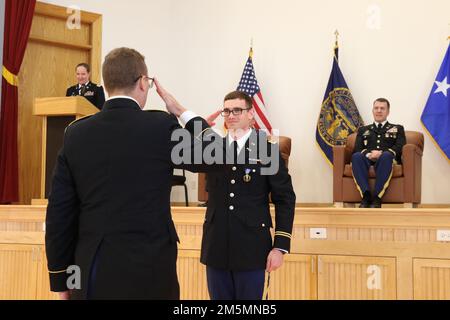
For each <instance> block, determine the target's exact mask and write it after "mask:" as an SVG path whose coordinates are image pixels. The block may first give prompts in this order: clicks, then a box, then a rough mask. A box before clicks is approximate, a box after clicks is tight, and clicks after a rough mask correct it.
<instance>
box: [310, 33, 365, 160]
mask: <svg viewBox="0 0 450 320" xmlns="http://www.w3.org/2000/svg"><path fill="white" fill-rule="evenodd" d="M338 53H339V47H338V43H337V41H336V45H335V47H334V57H333V68H332V70H331V75H330V79H329V80H328V86H327V89H326V91H325V96H324V98H323V102H322V107H321V109H320V114H319V119H318V120H317V126H316V141H317V144H318V145H319V147H320V149H321V151H322V153H323V155H324V156H325V158H326V159H327V161H328V162H329V163H330V164H331V165H333V146H335V145H344V144H345V143H346V141H347V137H348V135H349V134H351V133H353V132H355V131H357V130H358V128H359V127H360V126H363V125H364V122H363V120H362V118H361V116H360V114H359V111H358V108H357V107H356V104H355V102H354V100H353V96H352V94H351V93H350V90H349V88H348V86H347V83H346V82H345V79H344V76H343V74H342V72H341V69H340V68H339V60H338Z"/></svg>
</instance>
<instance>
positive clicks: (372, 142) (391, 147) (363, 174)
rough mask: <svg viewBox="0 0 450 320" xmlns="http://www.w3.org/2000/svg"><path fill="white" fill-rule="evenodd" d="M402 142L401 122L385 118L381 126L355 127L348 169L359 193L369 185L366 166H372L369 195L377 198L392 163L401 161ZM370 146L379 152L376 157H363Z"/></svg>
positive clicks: (403, 139) (382, 193)
mask: <svg viewBox="0 0 450 320" xmlns="http://www.w3.org/2000/svg"><path fill="white" fill-rule="evenodd" d="M405 143H406V137H405V131H404V129H403V127H402V126H401V125H396V124H391V123H389V122H386V123H385V125H384V126H382V127H377V126H376V125H375V123H374V124H371V125H368V126H364V127H361V128H359V129H358V135H357V137H356V142H355V150H354V153H353V155H352V172H353V177H354V180H355V183H356V186H357V188H358V190H359V192H360V193H361V197H363V194H364V193H365V192H366V191H370V187H369V168H370V166H372V165H373V166H374V168H375V173H376V180H375V189H374V190H373V195H374V196H377V197H379V198H381V197H382V196H383V195H384V193H385V191H386V189H387V187H388V186H389V182H390V180H391V177H392V172H393V168H394V164H395V163H400V162H401V152H402V148H403V146H404V145H405ZM372 150H381V151H383V153H382V154H381V156H380V157H379V158H378V160H376V161H371V160H369V159H368V158H367V154H368V153H369V152H371V151H372Z"/></svg>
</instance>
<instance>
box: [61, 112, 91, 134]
mask: <svg viewBox="0 0 450 320" xmlns="http://www.w3.org/2000/svg"><path fill="white" fill-rule="evenodd" d="M92 116H93V114H90V115H88V116H84V117H81V118H79V119H75V120H73V121H72V122H71V123H69V125H68V126H67V127H66V128H65V129H64V134H66V131H67V128H68V127H70V126H71V125H73V124H74V123H76V122H78V121H81V120H85V119H87V118H90V117H92Z"/></svg>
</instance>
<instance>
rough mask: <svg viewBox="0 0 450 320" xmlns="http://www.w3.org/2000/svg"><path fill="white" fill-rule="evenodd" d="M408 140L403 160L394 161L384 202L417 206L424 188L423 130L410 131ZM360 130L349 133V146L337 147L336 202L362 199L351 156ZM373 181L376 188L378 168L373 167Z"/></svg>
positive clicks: (371, 176)
mask: <svg viewBox="0 0 450 320" xmlns="http://www.w3.org/2000/svg"><path fill="white" fill-rule="evenodd" d="M405 135H406V144H405V146H404V147H403V150H402V163H401V164H395V165H394V171H393V174H392V178H391V181H390V183H389V187H388V188H387V190H386V192H385V194H384V195H383V198H382V201H383V203H403V204H404V206H405V207H413V206H417V204H419V203H420V199H421V189H422V154H423V147H424V138H423V134H422V133H420V132H416V131H406V132H405ZM355 141H356V133H352V134H351V135H349V136H348V139H347V144H346V145H345V146H334V147H333V201H334V203H335V205H336V206H343V203H344V202H360V201H361V195H360V193H359V191H358V189H357V188H356V184H355V182H354V179H353V174H352V167H351V163H350V161H351V158H352V154H353V149H354V146H355ZM369 184H370V186H371V188H372V189H373V187H374V184H375V170H374V168H373V166H372V167H371V168H370V170H369Z"/></svg>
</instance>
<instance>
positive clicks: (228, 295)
mask: <svg viewBox="0 0 450 320" xmlns="http://www.w3.org/2000/svg"><path fill="white" fill-rule="evenodd" d="M256 136H258V137H257V138H256ZM220 140H221V141H222V143H223V145H224V146H225V147H224V149H225V154H226V150H227V148H228V146H229V141H228V140H227V139H222V138H220ZM254 141H258V142H257V143H254ZM261 141H263V142H261ZM260 143H265V144H266V146H267V149H268V150H271V148H273V150H274V151H272V152H276V154H274V153H272V154H274V158H275V159H274V160H277V161H278V163H279V168H278V171H277V172H276V173H275V174H272V175H264V174H261V172H262V171H261V169H262V168H263V166H264V165H263V164H262V163H261V162H258V161H256V162H254V163H252V161H251V160H252V159H253V158H254V157H256V158H257V159H256V160H258V159H261V155H260V154H259V152H255V154H256V155H251V152H252V151H253V152H254V151H255V149H258V146H259V145H260ZM235 148H236V147H235ZM235 148H234V149H235ZM228 149H231V148H228ZM233 154H234V155H236V152H235V151H233ZM241 157H242V158H244V159H243V161H236V160H237V159H236V158H235V159H234V162H233V164H230V165H225V166H223V167H222V168H221V169H220V170H217V171H212V172H208V173H207V188H208V193H209V194H208V205H207V212H206V216H205V223H204V226H203V238H202V250H201V257H200V261H201V262H202V263H203V264H205V265H206V273H207V282H208V291H209V295H210V298H211V299H213V300H237V299H238V300H241V299H242V300H261V299H262V298H263V291H264V289H265V281H264V280H265V276H266V274H265V267H266V263H267V256H268V254H269V252H270V251H271V250H272V249H273V248H278V249H282V250H284V251H286V252H289V249H290V240H291V233H292V224H293V217H294V209H295V193H294V191H293V188H292V183H291V178H290V175H289V174H288V171H287V168H286V166H285V163H284V161H283V160H282V158H281V155H280V154H279V149H278V145H275V144H272V143H270V142H267V136H264V135H258V134H257V132H256V131H253V132H252V134H251V135H250V137H249V139H248V140H247V142H246V144H245V146H244V147H243V148H242V150H241V151H240V153H239V160H241ZM269 195H271V199H272V202H273V204H274V205H275V237H274V239H273V240H272V236H271V232H270V228H271V227H272V220H271V215H270V206H269Z"/></svg>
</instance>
